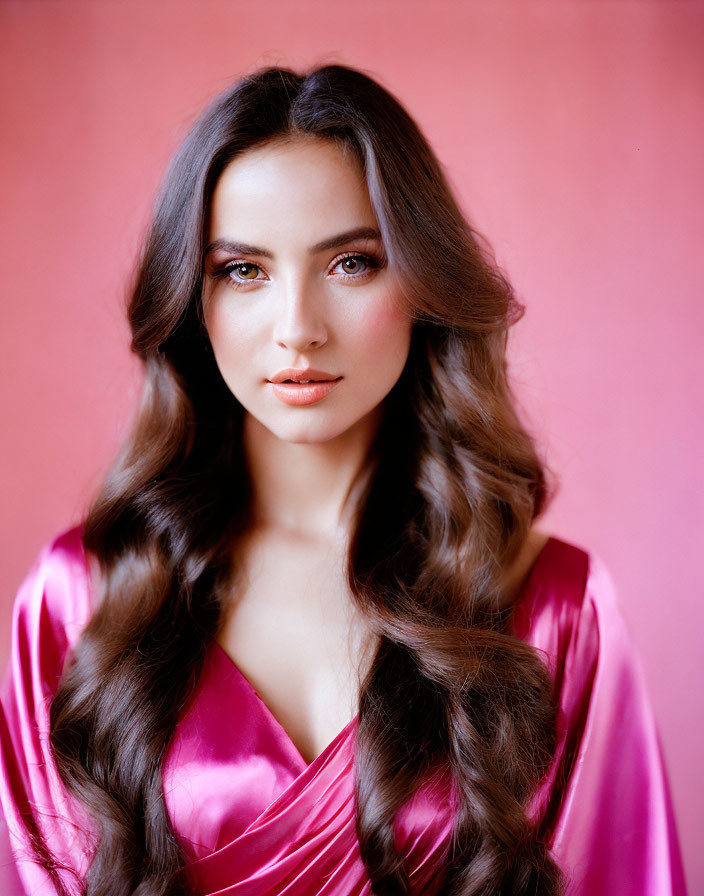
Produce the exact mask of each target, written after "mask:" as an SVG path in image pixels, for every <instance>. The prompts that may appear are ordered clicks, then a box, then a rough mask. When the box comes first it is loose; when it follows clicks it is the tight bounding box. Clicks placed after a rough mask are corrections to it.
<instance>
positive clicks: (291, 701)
mask: <svg viewBox="0 0 704 896" xmlns="http://www.w3.org/2000/svg"><path fill="white" fill-rule="evenodd" d="M218 642H219V644H220V646H221V647H222V649H223V650H224V651H225V653H226V654H227V655H228V656H229V657H230V659H231V660H232V661H233V662H234V663H235V665H236V666H237V668H238V669H239V670H240V672H241V673H242V674H243V675H244V676H245V678H246V679H247V680H248V681H249V683H250V684H251V685H252V687H253V688H254V689H255V691H256V692H257V694H258V695H259V696H260V698H261V699H262V701H263V702H264V704H266V706H267V707H268V709H269V710H270V712H271V713H272V715H273V716H274V717H275V718H276V720H277V721H278V722H279V724H280V725H281V726H282V728H283V729H284V731H285V732H286V734H287V735H288V736H289V738H290V740H291V741H292V743H293V745H294V746H295V748H296V749H297V750H298V752H299V753H300V755H301V756H302V757H303V759H304V760H305V761H306V763H310V762H312V761H313V759H315V757H316V756H318V755H319V754H320V753H321V752H322V751H323V749H324V748H325V747H326V746H327V745H328V744H329V743H330V742H331V741H332V740H333V739H334V738H335V737H336V735H337V734H338V733H339V732H340V731H341V730H342V729H343V728H344V727H345V726H346V725H347V724H348V723H349V722H350V720H351V719H352V718H354V716H355V715H356V713H357V706H358V698H359V689H360V681H361V677H362V676H363V675H364V673H365V672H366V668H367V667H368V663H369V662H371V659H372V655H373V654H372V650H371V646H372V640H371V638H370V635H369V631H368V629H367V627H366V625H365V624H364V622H363V620H362V618H361V616H360V614H359V613H358V611H356V609H355V606H354V602H353V597H352V594H351V592H350V589H349V586H348V584H347V581H346V576H345V570H344V554H343V552H342V550H339V549H335V548H334V546H331V545H328V544H320V543H316V542H313V541H309V540H307V539H305V538H292V537H290V536H289V537H277V536H273V535H269V536H267V537H266V538H259V539H257V540H256V541H254V540H252V541H251V542H249V543H248V544H247V545H246V546H243V547H242V549H241V550H240V551H239V553H238V556H237V577H236V583H235V585H234V586H233V590H232V594H231V599H230V604H229V607H228V612H227V614H226V620H225V624H224V626H223V628H222V630H221V632H220V635H219V636H218Z"/></svg>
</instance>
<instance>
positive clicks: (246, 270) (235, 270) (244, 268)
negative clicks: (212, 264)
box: [222, 261, 263, 283]
mask: <svg viewBox="0 0 704 896" xmlns="http://www.w3.org/2000/svg"><path fill="white" fill-rule="evenodd" d="M222 273H223V275H224V276H226V277H229V278H230V279H231V280H233V281H234V282H235V283H238V282H239V283H242V282H243V281H246V280H250V281H251V280H258V279H259V277H258V276H257V275H258V274H259V273H263V272H262V269H261V268H260V267H259V265H258V264H252V262H251V261H235V262H231V263H230V264H228V265H225V267H224V268H223V269H222Z"/></svg>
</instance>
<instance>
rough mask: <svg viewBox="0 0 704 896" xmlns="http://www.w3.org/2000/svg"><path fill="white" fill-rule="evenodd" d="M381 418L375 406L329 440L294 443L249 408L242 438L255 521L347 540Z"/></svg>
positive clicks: (309, 533) (278, 528) (302, 533)
mask: <svg viewBox="0 0 704 896" xmlns="http://www.w3.org/2000/svg"><path fill="white" fill-rule="evenodd" d="M379 422H380V411H377V412H376V413H374V412H373V413H371V414H368V415H367V416H366V417H365V418H364V419H363V420H360V421H359V422H358V423H356V424H355V425H354V426H352V427H351V428H350V429H349V430H347V431H346V432H344V433H342V434H341V435H340V436H337V437H335V438H333V439H330V440H328V441H326V442H306V443H293V442H287V441H284V440H283V439H280V438H278V436H275V435H274V434H273V433H272V432H271V431H270V430H268V429H267V428H266V427H265V426H264V425H263V424H261V423H260V422H259V421H258V420H257V419H256V418H255V417H253V416H252V415H251V414H249V413H246V414H245V419H244V430H243V440H244V450H245V457H246V461H247V467H248V470H249V475H250V480H251V485H252V512H253V522H254V526H255V527H256V528H268V529H277V530H284V531H288V532H293V533H295V534H297V535H299V536H300V535H303V536H306V537H310V538H324V539H326V540H332V541H335V542H338V541H340V540H346V537H347V535H348V534H349V529H350V525H351V522H352V514H353V512H354V506H355V504H356V500H355V499H356V497H357V496H358V495H359V493H360V491H361V489H362V488H363V486H364V484H365V482H366V481H367V477H368V474H369V473H370V467H369V463H368V459H369V451H370V448H371V446H372V443H373V441H374V438H375V435H376V432H377V430H378V426H379Z"/></svg>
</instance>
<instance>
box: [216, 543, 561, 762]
mask: <svg viewBox="0 0 704 896" xmlns="http://www.w3.org/2000/svg"><path fill="white" fill-rule="evenodd" d="M557 542H558V539H557V538H556V537H555V536H553V535H549V536H548V538H547V539H546V541H545V543H544V544H543V546H542V548H541V549H540V551H539V552H538V553H537V555H536V556H535V558H534V559H533V563H532V564H531V566H530V569H529V570H528V572H527V573H526V575H525V576H524V579H523V585H522V587H521V590H520V592H519V593H518V594H517V596H516V598H515V600H514V607H516V608H517V607H518V606H519V605H521V604H523V603H524V601H525V600H526V599H527V598H528V597H529V595H530V594H531V593H532V592H533V591H534V590H535V588H534V582H535V578H536V573H537V571H538V569H539V568H540V567H541V566H542V564H543V562H544V559H545V557H546V555H547V553H548V549H549V548H552V546H553V545H554V544H556V543H557ZM212 646H213V647H214V648H215V650H216V653H217V654H218V655H219V657H220V659H221V660H222V661H224V662H225V663H226V664H227V665H228V666H229V667H230V669H232V670H233V671H234V672H235V674H236V675H237V676H238V678H239V679H240V681H241V682H242V684H243V685H244V686H245V687H246V688H247V689H248V690H249V691H250V692H251V693H252V694H253V695H254V697H255V700H256V701H257V704H258V705H259V707H260V708H261V710H262V713H263V714H264V716H265V717H266V718H267V719H268V720H269V723H270V724H271V726H272V728H273V729H274V730H275V731H277V732H278V734H279V735H280V737H281V738H282V739H283V741H284V742H285V743H286V745H287V747H288V748H289V749H290V750H291V751H292V753H293V754H294V758H295V759H296V760H297V761H298V762H299V763H300V765H301V771H302V772H303V771H310V770H311V769H313V768H314V767H315V766H317V765H318V764H319V763H320V762H322V761H323V760H324V759H325V757H326V756H327V755H328V753H329V752H330V751H331V750H332V749H333V748H334V747H335V746H336V745H337V744H338V743H339V742H340V741H341V740H343V739H344V738H345V737H346V736H347V734H348V733H349V731H350V729H351V728H352V727H353V726H354V725H356V724H357V722H358V721H359V713H358V712H357V713H355V715H354V716H353V717H352V718H351V719H350V720H349V722H348V723H347V724H346V725H345V726H344V728H342V729H341V730H340V731H339V732H338V733H337V734H336V735H335V736H334V737H333V739H332V740H331V741H330V742H329V743H328V744H327V745H326V746H325V747H323V749H322V750H321V751H320V753H318V755H317V756H316V757H315V758H314V759H312V760H311V761H310V762H308V760H307V759H305V758H304V757H303V754H302V753H301V751H300V750H299V748H298V747H297V746H296V744H295V743H294V741H293V738H292V737H291V735H290V734H289V733H288V731H287V730H286V729H285V728H284V726H283V725H282V724H281V722H280V721H279V720H278V718H277V717H276V716H275V715H274V713H273V712H272V710H271V709H270V708H269V706H268V704H267V703H266V701H265V700H264V698H263V697H262V695H261V694H260V693H259V691H257V689H256V688H255V687H254V685H253V684H252V682H251V681H250V680H249V679H248V678H247V676H246V675H245V674H244V672H243V671H242V670H241V669H240V667H239V666H238V665H237V663H236V662H235V661H234V659H233V658H232V657H231V656H230V654H229V653H228V652H227V651H226V650H225V648H224V647H223V646H222V645H221V644H220V642H219V641H217V640H214V641H213V642H212Z"/></svg>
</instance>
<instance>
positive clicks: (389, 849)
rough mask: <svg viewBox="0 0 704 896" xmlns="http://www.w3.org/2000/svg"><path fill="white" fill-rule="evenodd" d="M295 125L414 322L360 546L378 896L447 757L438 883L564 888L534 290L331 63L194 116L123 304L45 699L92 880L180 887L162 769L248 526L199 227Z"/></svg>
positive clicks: (227, 98)
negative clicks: (549, 802)
mask: <svg viewBox="0 0 704 896" xmlns="http://www.w3.org/2000/svg"><path fill="white" fill-rule="evenodd" d="M297 134H304V135H313V136H317V137H319V138H321V139H325V140H334V141H337V142H338V144H341V145H343V146H345V147H347V148H348V149H349V150H351V151H352V152H353V153H354V154H355V157H356V158H357V159H358V160H359V163H360V165H361V168H362V169H363V171H364V174H365V177H366V182H367V185H368V188H369V193H370V197H371V201H372V205H373V208H374V211H375V213H376V216H377V218H378V222H379V226H380V230H381V233H382V238H383V244H384V248H385V252H386V256H387V259H388V263H389V264H390V265H392V266H393V268H394V269H395V271H396V272H397V274H398V276H399V278H400V282H401V283H402V286H403V293H404V295H405V298H406V301H407V303H408V308H409V309H410V311H411V312H412V314H413V332H412V338H411V347H410V352H409V357H408V361H407V364H406V366H405V368H404V371H403V373H402V375H401V377H400V379H399V380H398V382H397V383H396V385H395V386H394V388H393V389H392V391H391V393H390V394H389V395H388V396H387V398H386V399H385V402H384V414H383V419H382V422H381V425H380V428H379V431H378V434H377V437H376V439H375V442H374V444H373V446H372V450H371V451H370V454H369V457H368V461H369V463H368V465H367V470H368V471H370V475H369V476H368V479H367V484H366V486H365V488H364V489H363V491H362V494H361V496H360V497H359V500H358V503H357V505H356V509H355V516H354V523H353V532H352V539H351V542H350V549H349V554H348V558H347V578H348V583H349V587H350V589H351V592H352V596H353V599H354V601H355V603H356V604H357V605H358V607H359V609H360V610H361V611H362V612H363V613H364V614H365V616H366V618H367V620H368V621H369V625H370V627H371V629H372V630H373V631H374V632H375V633H376V635H378V645H379V646H378V649H377V651H376V653H375V655H374V658H373V661H372V663H371V666H370V668H369V671H368V674H367V675H366V676H365V678H364V680H363V682H362V687H361V695H360V702H359V724H358V734H357V741H356V750H355V790H354V792H355V810H356V831H357V835H358V838H359V845H360V849H361V855H362V858H363V860H364V864H365V866H366V869H367V872H368V874H369V878H370V879H371V881H372V890H373V892H374V893H376V894H389V896H391V894H399V896H400V894H405V893H408V888H409V883H408V873H407V869H406V867H405V864H404V857H403V856H402V855H398V854H397V852H396V849H395V842H394V833H393V822H394V817H395V815H396V813H397V812H398V811H399V809H400V807H401V806H402V805H403V804H404V803H405V802H406V801H407V800H408V798H409V794H410V793H412V792H413V791H414V790H415V789H416V788H417V787H418V786H419V785H420V784H421V783H422V781H423V780H424V777H425V776H426V775H427V773H428V770H429V769H431V768H435V767H436V764H437V763H438V762H441V763H443V764H444V765H445V767H448V768H449V770H450V772H451V775H452V780H453V783H454V785H455V786H456V789H457V793H458V794H459V810H458V812H457V815H456V818H455V823H454V828H453V834H452V838H451V844H450V852H449V860H448V866H447V876H446V882H445V886H444V888H443V890H442V892H443V893H444V894H462V896H479V894H483V896H489V894H504V893H505V894H508V893H510V894H513V896H519V894H535V893H539V894H546V896H554V894H558V893H560V892H561V891H562V887H563V884H562V876H561V873H560V871H559V869H558V868H557V866H556V864H555V862H554V861H553V859H552V858H551V856H550V855H549V852H548V849H547V847H546V845H545V842H544V840H543V837H542V836H541V832H540V830H539V829H537V828H536V827H535V826H534V825H533V824H531V822H530V820H529V817H528V814H527V807H528V805H529V801H530V798H531V796H532V795H533V794H534V793H535V791H536V788H537V787H538V784H539V782H540V781H541V779H542V777H543V775H544V774H545V773H546V770H547V768H548V766H549V764H550V762H551V759H552V756H553V753H554V749H555V707H554V701H553V692H552V683H551V680H550V676H549V674H548V672H547V670H546V668H545V666H544V665H543V663H542V661H541V660H540V659H539V657H538V656H537V654H536V652H535V651H534V650H533V649H532V648H531V647H529V646H528V645H527V644H525V643H524V642H523V641H521V640H520V639H519V638H518V637H516V635H515V633H514V631H513V627H512V625H513V612H512V611H513V605H512V600H513V598H511V597H510V596H509V595H508V592H507V590H506V589H505V587H504V574H505V572H506V570H507V569H508V568H509V567H510V565H511V564H512V562H513V561H514V560H515V558H516V557H517V555H518V552H519V550H520V548H521V546H522V545H523V543H524V541H525V539H526V536H527V534H528V532H529V529H530V527H531V524H532V521H533V520H534V519H535V517H537V516H538V515H539V514H540V513H541V511H542V510H543V509H544V506H545V504H546V502H547V500H548V495H549V488H548V485H547V482H548V480H547V476H546V471H545V467H544V465H543V464H542V463H541V461H540V459H539V457H538V455H537V452H536V449H535V446H534V444H533V442H532V440H531V438H530V436H529V434H528V433H527V432H526V431H525V429H524V428H523V426H522V425H521V423H520V421H519V419H518V415H517V413H516V410H515V405H514V401H513V397H512V395H511V392H510V388H509V385H508V382H507V371H506V358H505V349H506V335H507V331H508V327H509V326H510V325H511V324H512V323H513V322H515V320H517V319H518V318H519V317H520V316H521V314H522V313H523V306H522V305H520V304H519V303H518V302H517V300H516V298H515V296H514V295H513V292H512V289H511V287H510V285H509V284H508V282H507V280H506V279H505V277H504V276H503V274H502V273H501V272H500V271H499V269H498V268H497V267H496V265H495V264H494V262H493V261H492V258H491V254H490V252H489V250H488V248H487V246H486V244H485V243H484V241H483V240H482V239H481V238H480V237H479V236H478V234H477V233H476V232H475V231H474V230H473V229H472V227H471V226H470V225H469V223H468V222H467V220H466V219H465V217H464V216H463V214H462V212H461V210H460V208H459V206H458V204H457V201H456V200H455V198H454V197H453V195H452V192H451V190H450V188H449V186H448V184H447V181H446V178H445V176H444V174H443V171H442V169H441V166H440V163H439V162H438V160H437V159H436V157H435V155H434V153H433V151H432V150H431V148H430V147H429V145H428V143H427V141H426V140H425V138H424V137H423V135H422V134H421V132H420V130H419V128H418V126H417V125H416V124H415V122H414V121H413V119H412V118H411V117H410V116H409V114H408V113H407V112H406V111H405V110H404V108H403V107H402V106H401V105H400V103H399V102H398V101H397V100H396V99H395V98H394V97H393V96H392V95H391V94H390V93H389V92H388V91H386V90H385V89H384V88H382V87H381V86H380V85H379V84H378V83H377V82H376V81H375V80H373V79H372V78H370V77H368V76H367V75H365V74H364V73H362V72H360V71H356V70H354V69H351V68H347V67H344V66H340V65H327V66H324V67H320V68H316V69H314V70H312V71H310V72H309V73H307V74H305V75H301V74H297V73H295V72H293V71H290V70H288V69H284V68H267V69H264V70H260V71H257V72H255V73H253V74H250V75H248V76H246V77H244V78H243V79H242V80H240V81H239V82H238V83H236V84H235V85H234V86H233V87H232V88H231V89H229V90H227V91H226V92H225V93H223V94H222V95H221V96H220V97H218V98H217V99H216V100H215V101H214V102H213V103H212V105H210V106H209V108H208V109H207V110H206V111H205V112H204V114H203V115H202V116H201V118H200V119H199V120H198V121H197V122H196V124H195V126H194V127H193V129H192V131H191V133H190V134H189V136H188V137H187V138H186V140H185V142H184V143H183V145H182V147H181V149H180V150H179V151H178V153H177V154H176V156H175V158H174V160H173V162H172V164H171V166H170V168H169V170H168V172H167V175H166V178H165V182H164V185H163V188H162V190H161V193H160V196H159V199H158V202H157V207H156V211H155V216H154V220H153V224H152V227H151V230H150V233H149V236H148V238H147V240H146V244H145V247H144V251H143V254H142V258H141V262H140V265H139V269H138V272H137V275H136V278H135V283H134V288H133V291H132V295H131V300H130V303H129V320H130V324H131V328H132V349H133V350H134V351H135V352H136V353H137V354H138V355H139V357H140V358H141V360H142V361H143V364H144V367H145V371H146V379H145V385H144V394H143V399H142V404H141V407H140V409H139V412H138V415H137V419H136V423H135V426H134V429H133V432H132V434H131V436H130V438H129V440H128V442H127V444H126V447H125V448H124V450H123V451H122V453H121V455H120V457H119V458H118V460H117V462H116V463H115V465H114V466H113V468H112V469H111V471H110V472H109V474H108V476H107V478H106V480H105V482H104V484H103V486H102V490H101V491H100V493H99V495H98V496H97V498H96V499H95V501H94V503H93V504H92V506H91V508H90V510H89V513H88V516H87V520H86V523H85V530H84V546H85V548H86V551H87V552H88V555H89V556H92V557H93V558H95V559H97V561H98V563H99V569H100V572H101V574H100V576H99V581H100V593H99V600H98V601H97V603H96V608H95V610H94V612H93V615H92V617H91V619H90V622H89V623H88V625H87V627H86V628H85V630H84V631H83V634H82V636H81V638H80V640H79V642H78V644H77V646H76V648H75V651H74V652H73V655H72V657H71V660H70V662H69V664H68V665H67V667H66V669H65V671H64V674H63V677H62V680H61V683H60V686H59V689H58V692H57V693H56V695H55V697H54V699H53V702H52V705H51V750H52V754H53V757H54V759H55V762H56V765H57V768H58V770H59V773H60V776H61V779H62V781H63V782H64V784H65V786H66V787H67V788H68V789H69V791H70V792H71V793H72V794H73V795H74V796H75V797H77V798H78V799H79V800H80V801H81V802H82V803H83V804H84V805H85V806H87V807H88V809H89V810H90V812H91V813H92V815H93V816H94V817H95V818H96V820H97V822H98V824H99V830H100V841H99V845H98V846H97V850H96V852H95V855H94V858H93V861H92V864H91V866H90V869H89V872H88V874H87V877H86V880H85V884H84V893H85V894H87V896H128V894H139V896H167V894H168V896H177V894H178V896H185V894H188V893H190V890H189V886H188V882H187V881H186V880H185V879H184V875H183V874H182V873H180V870H179V869H181V868H182V866H183V865H184V864H185V863H186V859H185V857H184V855H183V854H182V852H181V849H180V847H179V844H178V840H177V838H176V835H175V832H174V830H173V829H172V827H171V824H170V821H169V818H168V815H167V812H166V809H165V804H164V795H163V792H162V763H163V758H164V755H165V752H166V749H167V746H168V745H169V742H170V739H171V737H172V735H173V732H174V728H175V725H176V722H177V720H178V718H179V716H180V714H181V713H182V712H183V711H184V710H185V708H186V706H187V705H188V702H189V700H190V699H191V697H192V695H193V693H194V689H195V685H196V683H197V681H198V678H199V675H200V672H201V668H202V666H203V661H204V657H205V654H206V651H207V650H208V649H209V647H210V646H211V645H212V643H213V641H214V639H215V638H216V637H217V635H218V632H219V631H220V626H221V625H222V624H223V620H224V618H225V612H226V609H227V606H228V588H227V585H228V583H229V582H231V581H232V577H233V573H234V572H236V563H237V558H236V553H237V552H236V551H234V550H233V545H234V544H235V543H236V540H237V538H238V537H239V536H240V535H241V534H243V533H245V532H246V531H247V528H248V526H249V525H250V524H251V516H250V514H251V510H250V487H249V480H248V472H247V467H246V463H245V457H244V453H243V449H242V439H241V436H242V421H243V409H242V407H241V405H240V404H239V403H238V402H237V401H236V399H235V398H234V397H233V396H232V394H231V393H230V391H229V389H228V388H227V386H226V385H225V383H224V381H223V380H222V377H221V375H220V373H219V372H218V369H217V366H216V364H215V360H214V357H213V352H212V349H211V346H210V344H209V341H208V338H207V334H206V331H205V327H204V324H203V314H202V307H201V298H202V292H203V282H204V261H203V254H204V238H205V233H206V229H207V221H208V216H209V208H210V202H211V197H212V195H213V190H214V188H215V185H216V183H217V181H218V178H219V177H220V175H221V173H222V171H223V169H224V168H225V166H226V165H227V164H228V163H229V162H230V161H231V160H232V159H234V158H235V157H236V156H238V155H239V154H241V153H243V152H246V151H247V150H248V149H250V148H252V147H255V146H258V145H261V144H262V143H264V142H266V141H269V140H272V139H276V138H280V137H286V136H291V135H297Z"/></svg>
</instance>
